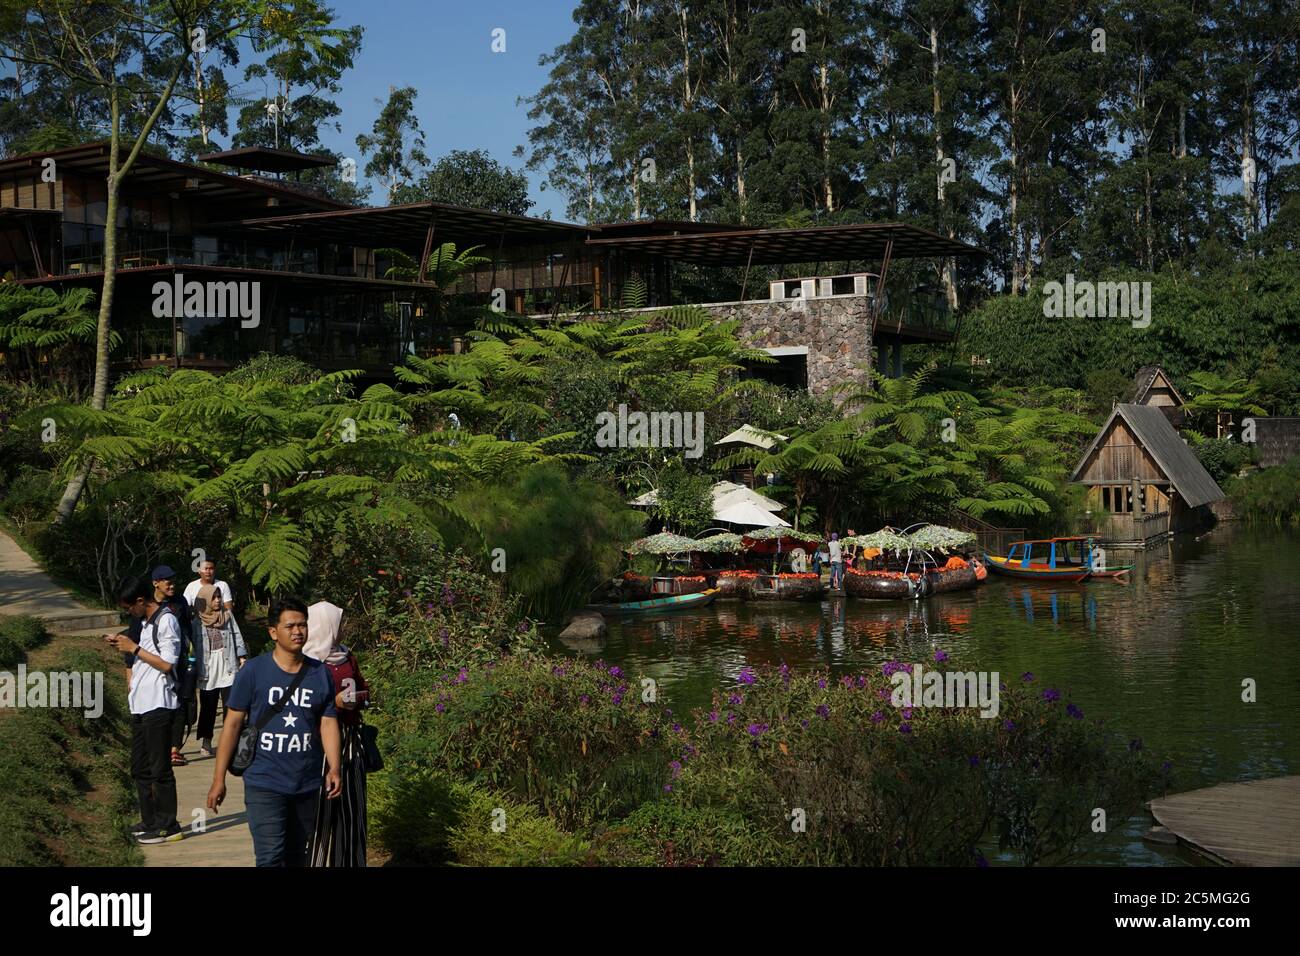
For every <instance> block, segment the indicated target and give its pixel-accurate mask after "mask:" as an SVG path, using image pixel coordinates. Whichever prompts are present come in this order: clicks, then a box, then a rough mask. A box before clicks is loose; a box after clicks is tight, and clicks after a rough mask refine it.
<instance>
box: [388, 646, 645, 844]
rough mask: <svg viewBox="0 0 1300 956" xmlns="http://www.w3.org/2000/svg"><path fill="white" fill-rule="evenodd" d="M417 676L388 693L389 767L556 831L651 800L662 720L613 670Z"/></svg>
mask: <svg viewBox="0 0 1300 956" xmlns="http://www.w3.org/2000/svg"><path fill="white" fill-rule="evenodd" d="M429 676H430V675H429V674H428V673H427V672H426V673H424V674H423V675H422V676H420V677H418V678H416V679H412V680H410V681H408V682H407V683H405V684H401V685H397V686H395V687H394V688H392V689H391V690H390V691H389V693H390V694H391V695H392V698H394V699H396V700H398V701H399V703H397V704H396V705H395V706H394V707H392V708H389V712H388V714H387V715H386V718H385V725H386V729H385V738H386V739H387V741H388V746H389V747H390V753H391V754H392V756H393V760H394V762H395V763H396V764H397V765H399V766H403V767H414V768H419V769H422V770H431V771H444V772H448V773H452V774H454V775H456V776H458V777H460V778H462V779H465V780H469V781H470V782H472V783H475V784H480V785H482V786H485V787H488V788H491V789H493V790H498V791H501V792H503V793H505V794H507V795H510V796H513V797H514V798H515V799H517V800H521V801H526V802H529V803H532V804H533V805H535V806H537V807H538V808H540V809H542V810H544V811H545V812H546V813H547V814H548V815H550V816H551V817H552V818H553V819H554V820H555V821H556V822H557V823H558V824H559V825H560V826H561V827H563V828H565V829H568V830H572V829H576V828H578V827H580V826H587V825H592V824H595V823H597V822H598V821H602V820H608V819H612V818H618V817H621V816H624V815H626V814H628V813H631V812H632V811H633V810H635V809H636V808H637V807H639V806H640V805H641V804H642V803H644V802H646V801H647V800H650V799H653V798H654V797H655V796H657V795H658V794H659V793H660V792H661V791H662V788H663V786H664V781H665V778H666V773H667V764H668V757H667V751H666V750H665V749H664V746H663V744H664V740H665V730H666V727H665V726H663V717H662V715H656V714H653V713H652V711H651V708H650V707H649V705H647V704H644V703H641V702H640V700H639V697H634V696H632V695H631V694H630V693H629V691H630V690H631V688H630V686H629V684H628V681H627V678H626V677H625V676H624V675H623V674H622V672H621V671H620V670H619V668H617V667H608V668H607V667H606V666H605V665H604V664H603V663H601V662H596V663H595V664H590V663H587V662H584V661H571V660H564V661H554V660H550V659H548V658H545V657H541V656H538V655H533V654H526V655H521V656H518V657H507V658H503V659H502V660H500V661H498V662H488V663H486V664H484V665H481V666H478V665H475V666H472V667H465V668H462V669H460V670H458V671H456V672H451V671H448V672H445V673H443V674H442V675H440V676H438V677H436V678H435V679H434V680H433V681H432V682H430V680H429ZM430 684H432V686H430Z"/></svg>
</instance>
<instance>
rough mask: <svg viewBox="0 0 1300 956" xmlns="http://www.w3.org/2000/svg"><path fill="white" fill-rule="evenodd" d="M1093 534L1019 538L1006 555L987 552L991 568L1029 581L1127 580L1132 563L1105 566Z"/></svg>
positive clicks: (987, 562)
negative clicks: (1119, 565)
mask: <svg viewBox="0 0 1300 956" xmlns="http://www.w3.org/2000/svg"><path fill="white" fill-rule="evenodd" d="M1098 550H1099V549H1098V548H1096V547H1094V546H1093V543H1092V538H1087V537H1083V536H1071V537H1061V538H1040V539H1036V540H1033V541H1017V542H1015V543H1014V544H1013V545H1011V547H1010V548H1008V549H1007V553H1006V556H1005V557H1003V556H1000V555H996V554H985V555H984V561H985V563H986V564H987V565H988V568H989V570H990V571H992V572H994V573H995V574H1004V575H1006V576H1008V577H1012V578H1023V579H1026V580H1030V581H1058V582H1065V583H1067V584H1078V583H1080V582H1082V581H1098V580H1108V579H1109V580H1119V581H1127V580H1128V577H1127V575H1128V573H1129V572H1130V571H1131V570H1133V565H1131V564H1128V565H1124V566H1122V567H1106V566H1105V565H1104V564H1103V563H1102V562H1101V560H1099V557H1098V553H1097V552H1098Z"/></svg>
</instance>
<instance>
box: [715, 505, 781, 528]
mask: <svg viewBox="0 0 1300 956" xmlns="http://www.w3.org/2000/svg"><path fill="white" fill-rule="evenodd" d="M713 517H714V520H716V521H726V522H727V523H729V524H743V525H747V526H749V527H753V528H788V527H790V522H788V521H785V520H783V519H781V518H779V517H777V516H776V515H774V514H772V512H770V511H768V510H767V509H766V508H760V507H759V506H758V505H756V504H754V503H753V502H750V501H737V502H736V503H735V504H731V505H728V506H727V507H725V508H722V509H720V510H718V511H714V512H713Z"/></svg>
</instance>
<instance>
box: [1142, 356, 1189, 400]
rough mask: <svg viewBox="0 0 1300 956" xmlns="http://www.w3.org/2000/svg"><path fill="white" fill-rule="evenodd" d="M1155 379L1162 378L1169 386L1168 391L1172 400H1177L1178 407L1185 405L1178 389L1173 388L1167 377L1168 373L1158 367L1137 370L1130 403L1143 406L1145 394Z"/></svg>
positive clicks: (1145, 366) (1171, 380) (1145, 367)
mask: <svg viewBox="0 0 1300 956" xmlns="http://www.w3.org/2000/svg"><path fill="white" fill-rule="evenodd" d="M1157 378H1163V379H1164V380H1165V384H1166V385H1168V386H1169V391H1171V392H1173V393H1174V398H1176V399H1178V404H1179V405H1186V404H1187V402H1186V400H1185V399H1184V398H1183V396H1182V395H1181V394H1180V393H1179V391H1178V389H1176V388H1174V380H1173V379H1172V378H1170V377H1169V373H1168V372H1166V371H1165V370H1164V369H1163V368H1161V367H1160V366H1159V365H1143V366H1142V367H1141V368H1140V369H1138V373H1137V375H1136V376H1135V377H1134V379H1133V398H1132V402H1133V404H1134V405H1142V404H1145V401H1144V400H1145V399H1146V397H1147V393H1148V392H1150V391H1151V386H1153V385H1154V384H1155V383H1156V379H1157Z"/></svg>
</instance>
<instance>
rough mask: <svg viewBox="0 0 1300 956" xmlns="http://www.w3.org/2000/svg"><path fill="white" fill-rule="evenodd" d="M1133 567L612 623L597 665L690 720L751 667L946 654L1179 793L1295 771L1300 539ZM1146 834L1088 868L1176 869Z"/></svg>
mask: <svg viewBox="0 0 1300 956" xmlns="http://www.w3.org/2000/svg"><path fill="white" fill-rule="evenodd" d="M1129 560H1130V558H1129V557H1128V556H1125V557H1124V561H1125V562H1128V561H1129ZM1135 563H1136V565H1137V566H1136V567H1135V568H1134V570H1133V573H1132V574H1131V575H1130V578H1131V581H1130V583H1128V584H1119V583H1115V582H1100V583H1096V584H1082V585H1059V584H1057V585H1035V584H1027V583H1025V582H1022V581H1016V580H1011V579H1005V578H993V579H990V580H989V581H987V582H986V583H985V584H984V585H982V586H981V587H980V588H978V589H976V590H974V591H960V592H954V593H951V594H941V595H936V596H935V597H933V598H930V599H927V600H924V601H920V602H872V601H860V600H846V599H843V598H834V599H830V598H828V599H826V600H822V601H820V602H810V603H806V604H805V603H798V602H795V603H758V602H750V603H747V602H715V603H714V604H713V605H711V606H709V607H706V608H701V609H699V610H698V611H687V612H682V613H679V614H675V615H664V616H662V617H659V618H654V619H636V618H627V619H624V620H621V621H620V620H616V619H611V620H610V621H609V644H608V647H607V648H606V649H605V651H604V652H603V654H602V656H603V657H604V658H605V659H606V660H608V661H610V662H611V663H618V664H620V665H621V666H623V667H624V669H625V670H627V671H628V672H629V673H630V674H643V675H646V676H651V677H654V678H655V679H656V681H657V682H658V684H659V689H660V696H661V699H663V700H664V701H665V702H666V703H667V704H668V706H671V707H673V708H676V709H679V710H686V709H690V708H694V707H700V706H703V705H705V704H707V703H708V702H709V700H710V698H711V695H712V693H713V692H714V690H715V689H717V688H719V687H723V688H726V687H729V686H730V685H732V684H734V683H735V681H736V679H737V676H738V675H739V673H740V671H741V670H742V669H743V668H744V667H746V666H755V665H762V664H769V665H779V664H781V663H786V664H789V665H790V667H792V668H794V669H796V670H799V669H811V668H817V667H824V668H828V669H829V670H831V672H832V673H833V674H839V673H844V672H857V671H859V670H862V669H865V668H867V667H872V666H879V665H880V664H881V663H883V662H885V661H888V660H892V659H899V660H905V661H906V660H913V661H915V660H932V659H933V654H934V652H935V651H936V650H943V651H944V652H945V653H947V654H948V655H949V659H950V661H951V663H952V665H953V666H957V667H960V668H962V669H975V670H996V671H998V672H1000V673H1001V674H1002V675H1003V676H1004V679H1005V678H1006V676H1007V675H1013V674H1014V675H1016V676H1017V677H1018V676H1019V675H1020V674H1021V673H1023V672H1025V671H1032V672H1033V673H1034V674H1035V675H1037V677H1038V679H1039V680H1040V681H1042V682H1043V683H1044V686H1052V687H1058V688H1060V689H1061V690H1062V692H1063V694H1064V695H1065V696H1066V699H1068V700H1070V701H1072V702H1074V703H1075V704H1076V705H1078V706H1079V707H1081V708H1082V709H1083V711H1084V712H1085V714H1087V715H1088V716H1089V717H1093V716H1097V717H1104V718H1105V719H1106V721H1107V726H1110V727H1114V728H1115V729H1116V730H1117V731H1119V732H1122V733H1123V734H1125V735H1126V736H1129V737H1141V738H1142V739H1143V742H1144V745H1145V747H1146V749H1147V750H1148V751H1150V752H1153V753H1156V754H1159V755H1160V756H1161V757H1165V756H1167V757H1168V758H1169V759H1170V760H1171V761H1172V762H1173V764H1174V766H1175V771H1176V774H1177V777H1176V779H1177V781H1178V788H1179V789H1190V788H1193V787H1198V786H1205V785H1208V784H1211V783H1215V782H1219V781H1222V780H1241V779H1250V778H1254V777H1260V776H1272V775H1276V774H1280V773H1288V772H1289V773H1297V772H1300V719H1297V710H1296V707H1295V705H1294V701H1295V694H1296V692H1297V688H1300V658H1297V655H1296V654H1295V648H1294V635H1295V633H1296V622H1297V620H1300V583H1298V582H1300V535H1296V534H1287V533H1282V532H1277V533H1259V532H1255V531H1252V530H1251V529H1248V528H1244V527H1232V526H1227V527H1223V528H1220V529H1218V530H1216V531H1215V532H1214V533H1213V534H1212V535H1210V536H1209V537H1208V538H1205V539H1203V540H1200V541H1196V540H1193V539H1191V538H1180V539H1178V540H1177V541H1176V542H1174V543H1172V544H1166V545H1165V546H1162V547H1160V548H1158V549H1155V550H1153V551H1150V552H1147V553H1145V554H1142V555H1138V556H1136V559H1135ZM555 647H556V650H557V652H558V653H571V652H569V651H566V650H564V649H563V647H562V645H559V644H556V645H555ZM1245 677H1252V678H1254V679H1255V680H1256V681H1257V683H1258V686H1259V697H1258V700H1257V702H1256V703H1254V704H1245V703H1243V702H1242V700H1241V681H1242V679H1243V678H1245ZM1141 827H1142V821H1131V822H1130V825H1129V826H1128V827H1126V828H1125V829H1124V830H1123V831H1122V832H1120V833H1117V834H1116V835H1112V838H1108V841H1107V842H1104V844H1103V845H1101V846H1099V848H1098V849H1097V850H1096V851H1095V853H1094V854H1093V855H1091V856H1090V857H1089V859H1090V860H1091V861H1093V862H1128V863H1134V862H1153V861H1164V862H1170V861H1171V860H1173V861H1176V860H1177V859H1178V858H1177V856H1176V855H1174V854H1171V853H1170V852H1168V851H1165V850H1153V849H1151V848H1150V847H1148V846H1146V845H1144V844H1143V843H1142V842H1141V832H1142V830H1141Z"/></svg>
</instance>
